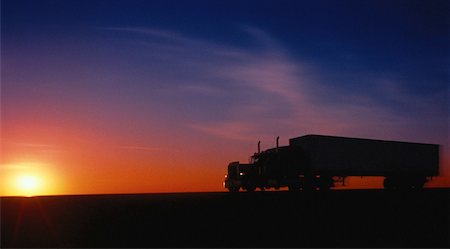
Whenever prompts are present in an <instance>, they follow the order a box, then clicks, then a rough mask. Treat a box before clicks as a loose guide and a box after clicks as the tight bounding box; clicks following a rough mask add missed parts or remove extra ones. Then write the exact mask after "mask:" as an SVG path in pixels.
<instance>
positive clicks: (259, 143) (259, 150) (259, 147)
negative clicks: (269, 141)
mask: <svg viewBox="0 0 450 249" xmlns="http://www.w3.org/2000/svg"><path fill="white" fill-rule="evenodd" d="M259 153H261V141H258V154H259Z"/></svg>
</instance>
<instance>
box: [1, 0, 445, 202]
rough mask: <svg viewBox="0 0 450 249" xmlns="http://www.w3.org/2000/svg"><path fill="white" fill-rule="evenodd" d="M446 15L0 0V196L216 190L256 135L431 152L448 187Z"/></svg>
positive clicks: (410, 9) (432, 7)
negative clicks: (370, 141)
mask: <svg viewBox="0 0 450 249" xmlns="http://www.w3.org/2000/svg"><path fill="white" fill-rule="evenodd" d="M448 10H449V3H448V2H447V1H438V0H434V1H409V0H408V1H400V0H397V1H384V0H377V1H375V0H373V1H372V0H365V1H349V0H343V1H324V0H320V1H298V0H297V1H288V0H281V1H263V0H259V1H251V0H244V1H229V0H227V1H221V0H219V1H194V0H188V1H181V0H179V1H176V0H170V1H156V0H146V1H139V0H127V1H125V0H121V1H118V0H112V1H111V0H58V1H56V0H54V1H51V0H14V1H12V0H2V1H1V159H0V163H1V168H0V181H1V182H2V183H3V185H2V190H1V192H0V195H17V194H19V195H20V194H23V193H25V192H27V193H28V192H30V191H31V192H33V191H35V192H33V193H31V194H49V195H53V194H96V193H154V192H196V191H225V190H224V188H223V185H222V183H223V180H224V175H225V174H226V166H227V164H228V163H229V162H231V161H241V162H247V161H248V159H249V156H250V155H252V154H253V153H254V152H255V151H256V149H257V147H256V146H257V142H258V141H261V147H262V149H268V148H271V147H274V146H275V138H276V137H277V136H280V145H287V144H288V141H289V138H293V137H298V136H302V135H306V134H322V135H336V136H349V137H362V138H374V139H384V140H399V141H409V142H423V143H433V144H439V145H441V165H440V173H441V176H439V177H436V178H434V179H433V181H432V182H430V183H429V186H447V187H450V164H449V160H448V155H449V150H448V138H449V136H448V129H449V122H448V116H449V102H448V97H449V94H450V91H449V88H448V82H449V68H450V67H449V48H448V44H450V43H449V23H450V22H449V13H450V12H449V11H448ZM24 177H25V180H23V178H24ZM26 177H30V178H31V179H33V180H26ZM33 177H34V178H33ZM19 178H21V179H22V181H25V182H27V183H26V184H25V186H24V185H23V184H22V185H20V184H19V186H18V183H17V182H18V181H21V180H17V179H19ZM27 184H28V185H29V186H27ZM348 186H349V187H355V188H359V187H381V185H380V180H379V179H372V180H371V179H370V178H363V179H360V178H355V179H349V181H348ZM27 188H28V189H27Z"/></svg>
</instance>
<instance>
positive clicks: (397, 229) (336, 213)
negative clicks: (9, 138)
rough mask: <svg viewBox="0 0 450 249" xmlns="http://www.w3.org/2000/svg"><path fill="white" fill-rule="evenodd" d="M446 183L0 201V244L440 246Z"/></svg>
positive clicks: (445, 242)
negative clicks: (402, 188) (399, 188)
mask: <svg viewBox="0 0 450 249" xmlns="http://www.w3.org/2000/svg"><path fill="white" fill-rule="evenodd" d="M449 210H450V189H426V190H422V191H418V192H407V193H398V192H397V193H395V192H386V191H384V190H346V191H329V192H324V193H321V192H317V193H303V192H300V193H289V192H284V191H283V192H255V193H253V194H249V193H238V194H229V193H183V194H139V195H138V194H136V195H86V196H54V197H33V198H13V197H3V198H1V247H2V248H4V247H44V248H48V247H78V248H80V247H108V248H111V247H190V248H192V247H207V248H211V247H228V248H229V247H258V248H261V247H276V248H281V247H297V248H298V247H391V248H392V247H403V248H414V247H416V248H417V247H423V248H431V247H440V248H449V247H450V242H449V234H450V233H449V221H450V211H449Z"/></svg>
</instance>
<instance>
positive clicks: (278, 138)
mask: <svg viewBox="0 0 450 249" xmlns="http://www.w3.org/2000/svg"><path fill="white" fill-rule="evenodd" d="M278 140H280V136H278V137H277V151H278V147H279V146H278Z"/></svg>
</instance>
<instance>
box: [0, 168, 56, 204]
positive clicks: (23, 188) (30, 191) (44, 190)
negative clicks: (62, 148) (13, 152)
mask: <svg viewBox="0 0 450 249" xmlns="http://www.w3.org/2000/svg"><path fill="white" fill-rule="evenodd" d="M3 167H4V168H3V169H1V170H0V172H1V173H2V174H1V175H0V180H1V181H2V183H3V186H2V191H1V195H12V196H28V197H30V196H38V195H54V194H58V193H61V192H62V191H63V187H62V185H61V181H60V180H58V179H57V177H56V174H55V172H51V167H49V165H47V164H43V163H16V164H7V165H3Z"/></svg>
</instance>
